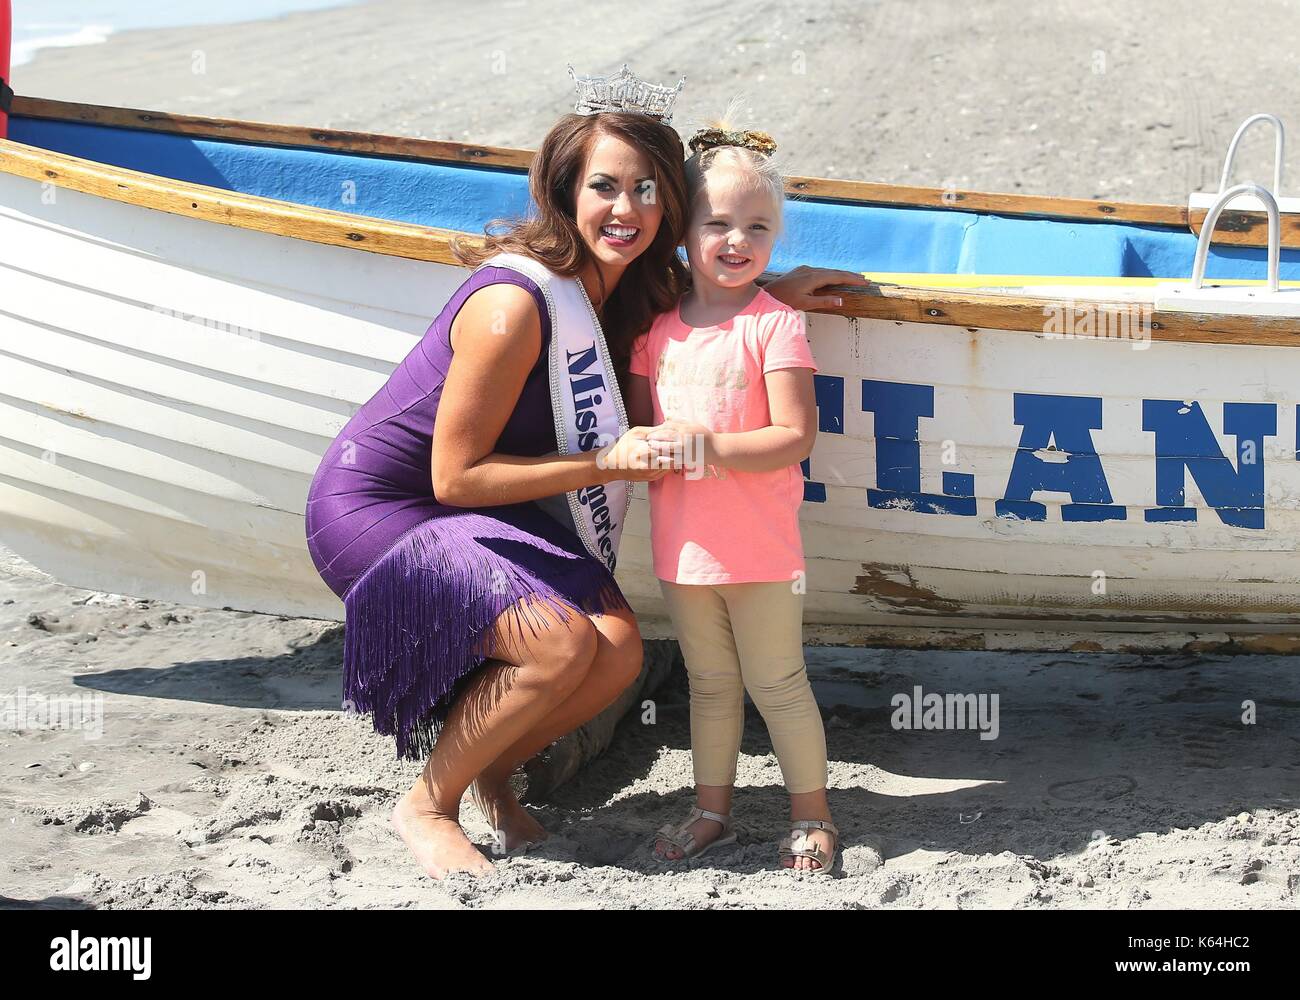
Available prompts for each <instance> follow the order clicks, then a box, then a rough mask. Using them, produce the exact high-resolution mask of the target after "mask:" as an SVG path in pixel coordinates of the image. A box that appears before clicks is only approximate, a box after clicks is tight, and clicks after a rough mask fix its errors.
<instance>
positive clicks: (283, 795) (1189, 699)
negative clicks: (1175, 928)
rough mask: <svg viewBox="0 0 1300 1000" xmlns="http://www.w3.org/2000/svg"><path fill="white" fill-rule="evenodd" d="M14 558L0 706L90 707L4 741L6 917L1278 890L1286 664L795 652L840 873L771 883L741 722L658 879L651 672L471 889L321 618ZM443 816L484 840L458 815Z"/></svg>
mask: <svg viewBox="0 0 1300 1000" xmlns="http://www.w3.org/2000/svg"><path fill="white" fill-rule="evenodd" d="M10 568H11V572H10V573H5V574H0V636H3V639H2V640H0V642H2V643H3V645H2V646H0V676H2V677H3V679H4V688H5V693H10V692H15V691H19V690H22V691H26V692H27V693H28V700H29V708H28V711H29V712H30V713H31V714H32V716H33V718H34V717H35V713H36V711H37V710H38V709H39V705H38V704H37V703H36V701H35V699H34V698H33V695H37V694H39V695H40V696H42V697H53V696H57V695H62V696H79V697H81V698H89V699H92V703H91V704H88V705H87V706H86V711H85V715H84V716H83V717H84V718H86V719H87V720H89V721H90V722H91V723H92V724H93V723H96V722H97V720H98V721H102V726H97V725H92V726H90V727H89V728H86V729H75V728H64V729H53V728H50V729H42V728H37V727H35V726H32V727H31V728H29V729H27V730H26V731H21V732H15V731H0V776H2V777H0V824H2V825H3V830H4V836H3V840H2V841H0V906H43V907H69V908H72V907H82V906H94V907H127V908H152V907H181V908H190V907H248V906H253V907H313V908H320V907H421V908H461V907H472V908H479V907H482V908H518V907H554V908H569V907H598V908H611V907H612V908H623V907H629V908H631V907H635V908H661V907H673V908H712V907H773V906H782V907H812V908H860V907H894V908H913V907H926V908H952V907H957V908H978V907H1029V908H1048V907H1153V908H1154V907H1228V908H1236V907H1241V908H1294V907H1295V906H1296V905H1297V902H1298V901H1300V801H1298V798H1300V725H1297V722H1298V721H1300V719H1298V716H1300V669H1297V662H1296V658H1294V657H1278V656H1239V657H1231V656H1199V657H1193V656H1140V655H1127V654H1093V655H1064V656H1063V655H1061V654H1046V655H1045V654H1030V653H993V652H978V653H974V652H947V651H945V652H933V651H912V650H893V651H885V650H862V649H843V648H831V647H825V648H817V647H810V648H809V649H808V660H809V667H810V671H811V672H812V674H813V676H814V678H815V687H816V689H817V692H818V698H819V701H820V702H821V703H822V706H823V714H824V716H825V718H826V725H827V739H828V744H829V748H830V760H831V765H830V789H831V791H830V798H831V806H832V809H833V810H834V813H835V817H836V820H837V822H838V824H839V825H840V827H841V829H842V830H843V833H844V855H843V866H842V868H843V870H842V877H838V878H833V879H815V878H807V877H805V878H802V879H800V878H794V877H792V876H790V875H789V874H788V873H786V872H782V871H779V870H777V868H776V842H777V840H778V838H779V837H780V836H781V835H782V834H783V832H784V831H783V829H782V825H781V824H782V822H783V821H784V819H785V816H786V813H785V810H786V796H785V794H784V791H783V789H782V785H781V774H780V770H779V768H778V766H777V763H776V758H775V757H774V756H773V754H772V748H771V744H770V742H769V740H768V737H767V734H766V731H765V729H764V728H763V726H762V723H761V720H760V719H759V718H758V717H757V716H756V715H755V714H754V711H753V709H752V707H751V708H750V711H749V718H748V720H747V726H746V732H745V741H744V745H743V747H742V751H741V760H740V769H739V774H738V791H737V796H736V803H735V814H736V816H737V819H738V821H739V822H740V824H741V836H740V840H739V842H738V844H737V845H736V846H735V847H731V848H726V849H719V850H715V851H713V852H710V853H709V854H708V855H705V856H704V857H702V858H700V859H697V860H695V861H692V862H689V863H688V864H686V865H684V866H682V867H680V868H670V869H663V868H660V867H659V866H658V865H657V864H656V863H655V862H654V860H653V858H652V856H651V853H650V835H651V833H652V832H653V830H654V829H656V828H657V827H658V826H659V825H661V824H663V823H665V822H668V821H676V820H677V819H679V818H680V817H681V816H683V815H685V813H686V811H687V810H688V809H689V807H690V805H691V803H692V795H691V791H690V789H691V766H690V749H689V748H690V741H689V731H688V730H689V726H688V711H687V700H686V691H685V681H684V678H683V677H682V676H681V675H680V674H676V675H674V676H673V678H671V679H670V680H669V682H668V683H667V684H665V685H664V686H663V687H661V688H660V689H659V691H658V692H656V693H655V694H654V695H653V698H652V699H651V700H652V702H653V709H654V717H653V724H648V722H647V718H648V717H647V714H646V713H645V712H644V711H634V712H632V713H630V714H629V715H628V716H627V717H626V718H625V719H624V721H623V723H622V724H621V726H620V727H619V731H618V733H617V735H616V738H615V740H614V743H613V745H612V746H611V748H610V749H609V750H608V751H607V752H606V753H605V754H604V755H603V756H602V757H600V758H598V759H597V760H596V761H595V762H594V763H592V764H590V765H588V767H587V768H586V769H585V770H584V771H582V772H581V773H580V774H579V775H578V777H577V778H575V779H574V780H572V781H570V782H569V783H568V784H566V785H564V786H562V787H561V788H560V789H559V790H558V791H557V792H555V793H554V794H552V795H551V796H550V798H549V800H548V801H546V802H545V803H542V804H540V805H539V806H538V807H537V814H538V816H539V817H540V818H541V820H542V822H543V824H544V825H545V826H546V828H547V829H548V830H549V831H550V832H551V837H550V839H549V840H548V841H546V842H545V843H544V844H542V845H541V846H540V847H539V848H537V849H535V850H533V851H532V852H530V853H528V854H525V855H522V856H519V857H511V858H501V859H497V860H496V874H495V875H494V876H493V877H490V878H488V879H483V880H472V879H469V878H468V877H464V876H457V877H453V878H451V879H449V880H447V881H446V882H442V883H437V882H434V881H432V880H430V879H428V878H426V877H425V876H424V875H423V874H422V873H421V872H420V871H419V870H418V869H416V868H415V867H414V865H413V864H412V862H411V860H410V857H409V856H408V854H407V851H406V848H405V846H404V845H403V844H402V843H401V841H400V840H399V839H398V838H397V836H396V835H395V834H394V832H393V831H392V829H391V827H390V825H389V819H388V817H389V813H390V811H391V809H392V806H393V804H394V802H395V801H396V798H397V796H398V795H399V794H401V793H402V792H403V791H405V790H406V789H407V788H408V787H410V785H411V783H412V782H413V781H414V779H415V776H416V773H417V771H418V766H417V765H415V764H411V763H406V762H398V761H397V760H396V759H395V758H394V755H393V752H392V748H391V743H390V742H389V741H388V740H387V739H385V738H381V737H378V736H376V735H375V734H374V733H373V731H372V730H371V728H370V724H369V722H368V720H366V719H364V718H358V717H355V716H349V715H345V714H343V713H341V712H340V711H338V705H339V676H340V651H341V643H340V641H339V640H340V637H341V626H339V625H337V624H332V623H325V622H314V621H304V620H295V619H284V618H277V617H274V616H268V615H255V614H249V613H238V612H222V611H212V610H207V609H195V608H184V607H179V606H175V605H167V604H163V603H161V602H150V601H137V600H133V599H130V598H124V597H114V596H111V595H106V594H98V593H91V592H87V591H78V590H74V589H72V588H68V587H64V586H60V585H58V584H55V583H50V582H43V581H41V580H39V579H36V578H34V577H31V576H21V575H14V573H13V572H12V569H13V567H12V566H11V567H10ZM918 685H919V686H920V687H921V689H922V692H923V693H926V692H941V693H963V694H965V693H969V694H976V695H979V694H984V695H986V696H989V695H996V696H997V698H998V714H997V720H998V727H997V732H996V739H989V740H984V739H981V738H980V733H979V732H978V731H976V730H975V729H973V728H968V729H965V730H949V731H933V730H925V729H921V730H912V731H908V730H902V729H896V728H894V726H893V724H892V722H891V718H892V716H893V713H894V709H893V708H892V706H891V703H892V699H893V698H894V697H895V696H896V695H899V694H906V695H912V694H913V693H914V689H915V687H916V686H918ZM96 698H98V699H101V701H99V702H98V703H97V705H96V703H94V702H93V700H94V699H96ZM1247 700H1250V701H1253V702H1254V703H1255V704H1256V708H1257V713H1258V714H1257V720H1256V722H1255V723H1254V724H1250V725H1247V724H1243V722H1242V717H1243V702H1245V701H1247ZM990 704H991V703H990ZM96 728H98V729H99V732H98V734H97V733H96V731H95V730H96ZM985 728H986V729H987V728H988V727H985ZM88 736H90V737H93V738H87V737H88ZM463 819H464V820H465V821H466V826H467V830H468V832H469V834H470V836H471V838H472V839H474V840H475V841H476V842H477V843H480V844H482V845H483V849H484V851H485V852H488V853H489V855H490V853H491V834H490V831H489V828H488V826H487V824H486V823H485V822H484V821H483V819H482V817H481V816H479V814H478V813H477V812H476V811H475V810H474V807H473V806H472V805H471V804H469V802H468V801H467V802H466V804H465V806H464V811H463ZM874 851H879V852H880V853H881V854H882V855H883V857H884V859H885V863H884V865H883V867H876V866H875V864H874V858H873V852H874Z"/></svg>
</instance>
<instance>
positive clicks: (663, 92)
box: [569, 63, 686, 125]
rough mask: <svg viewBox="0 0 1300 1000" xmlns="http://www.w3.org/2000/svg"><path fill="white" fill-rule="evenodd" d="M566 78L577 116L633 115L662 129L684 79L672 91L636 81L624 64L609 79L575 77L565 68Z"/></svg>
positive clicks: (571, 71)
mask: <svg viewBox="0 0 1300 1000" xmlns="http://www.w3.org/2000/svg"><path fill="white" fill-rule="evenodd" d="M569 76H571V77H572V78H573V85H574V87H575V88H576V89H577V91H578V102H577V104H575V105H574V107H573V110H574V111H575V112H577V113H578V114H580V115H594V114H599V113H600V112H602V111H634V112H636V113H637V114H642V115H649V116H650V117H651V118H655V119H657V120H659V121H661V122H663V123H664V124H665V125H667V124H668V123H669V122H670V121H672V117H673V102H674V101H676V100H677V95H678V94H679V93H680V92H681V89H682V85H683V84H684V83H686V77H682V78H681V79H680V80H678V81H677V86H676V87H660V86H657V85H655V84H653V83H647V82H646V81H644V80H640V79H638V78H637V76H636V74H635V73H633V72H632V71H631V70H630V69H628V68H627V63H624V64H623V68H622V69H621V70H619V71H618V72H617V73H615V74H614V75H613V76H578V74H577V73H575V72H574V70H573V67H572V66H570V67H569Z"/></svg>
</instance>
